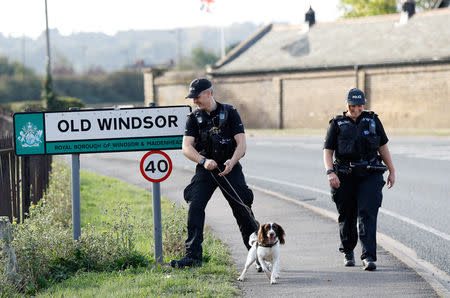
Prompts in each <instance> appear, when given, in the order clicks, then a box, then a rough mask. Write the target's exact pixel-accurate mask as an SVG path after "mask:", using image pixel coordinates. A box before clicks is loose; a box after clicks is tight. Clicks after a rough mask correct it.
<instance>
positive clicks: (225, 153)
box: [184, 102, 258, 260]
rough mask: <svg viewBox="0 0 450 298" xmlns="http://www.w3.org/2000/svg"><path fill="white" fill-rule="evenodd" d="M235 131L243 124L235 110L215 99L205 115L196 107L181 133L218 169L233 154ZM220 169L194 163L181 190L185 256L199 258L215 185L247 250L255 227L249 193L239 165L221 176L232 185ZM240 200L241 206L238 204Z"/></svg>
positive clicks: (242, 131) (251, 200)
mask: <svg viewBox="0 0 450 298" xmlns="http://www.w3.org/2000/svg"><path fill="white" fill-rule="evenodd" d="M239 133H244V126H243V124H242V121H241V118H240V116H239V114H238V112H237V111H236V109H234V108H232V106H230V105H225V104H221V103H219V102H217V108H216V109H215V110H214V111H212V112H211V113H210V114H209V115H208V113H206V112H205V111H202V110H200V109H196V110H195V111H193V112H192V113H191V114H190V115H189V116H188V119H187V122H186V131H185V135H186V136H192V137H194V138H195V142H194V147H195V149H196V150H197V151H198V152H199V153H200V154H202V155H203V156H205V157H206V158H208V159H214V160H215V161H216V162H217V164H218V166H219V168H220V171H222V170H223V169H224V167H225V166H224V165H223V163H224V162H225V161H226V160H227V159H230V158H231V157H232V156H233V153H234V150H235V148H236V141H235V140H234V136H235V135H236V134H239ZM220 171H219V170H218V169H215V170H213V171H208V170H206V169H205V168H204V167H203V166H202V165H197V167H196V169H195V175H194V177H193V178H192V180H191V183H190V184H189V185H188V186H187V187H186V188H185V190H184V199H185V200H186V201H187V202H188V203H189V211H188V224H187V228H188V237H187V239H186V257H189V258H192V259H195V260H201V259H202V245H201V244H202V242H203V226H204V223H205V208H206V205H207V203H208V201H209V199H210V198H211V196H212V194H213V193H214V191H215V190H216V188H217V187H218V186H219V188H220V190H221V191H222V193H223V195H224V196H225V198H226V199H227V201H228V204H229V205H230V207H231V209H232V211H233V215H234V217H235V218H236V220H237V223H238V226H239V229H240V231H241V234H242V239H243V241H244V244H245V246H246V247H247V249H250V246H249V244H248V239H249V236H250V234H252V233H253V232H255V231H256V230H257V229H258V223H257V222H256V221H255V219H254V215H253V212H252V211H251V205H252V203H253V192H252V191H251V190H250V189H249V188H248V186H247V184H246V182H245V178H244V174H243V173H242V166H241V164H240V163H237V164H236V165H235V166H234V167H233V169H232V170H231V172H230V173H228V174H227V175H226V176H225V177H226V179H227V180H228V182H229V183H230V184H231V186H232V187H231V186H230V185H229V184H228V182H227V181H226V180H225V178H224V177H220V176H218V173H219V172H220ZM236 193H237V195H238V196H237V195H236ZM241 200H242V203H243V204H245V206H243V205H242V203H240V201H241Z"/></svg>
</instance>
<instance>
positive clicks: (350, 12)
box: [338, 0, 397, 18]
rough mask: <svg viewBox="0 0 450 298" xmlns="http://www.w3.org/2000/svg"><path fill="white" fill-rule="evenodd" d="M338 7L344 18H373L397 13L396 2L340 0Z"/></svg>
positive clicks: (384, 0) (390, 0)
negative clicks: (342, 11)
mask: <svg viewBox="0 0 450 298" xmlns="http://www.w3.org/2000/svg"><path fill="white" fill-rule="evenodd" d="M338 7H339V8H340V9H342V10H344V18H354V17H363V16H373V15H382V14H390V13H395V12H397V1H396V0H341V3H340V4H339V5H338Z"/></svg>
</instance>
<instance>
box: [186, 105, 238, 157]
mask: <svg viewBox="0 0 450 298" xmlns="http://www.w3.org/2000/svg"><path fill="white" fill-rule="evenodd" d="M232 109H233V106H231V105H227V104H220V106H219V114H218V115H217V116H215V117H213V118H210V117H208V116H207V115H206V114H205V113H206V112H204V111H202V110H200V109H196V110H195V111H194V112H193V115H194V117H195V119H196V121H197V124H198V127H199V138H197V139H196V140H195V143H194V147H195V149H196V150H197V151H198V152H199V153H200V154H202V155H203V156H205V157H206V158H209V159H214V160H215V161H216V162H218V163H223V162H225V161H226V160H227V159H230V158H231V157H232V156H233V153H234V150H235V149H236V141H235V139H234V137H233V136H232V135H231V133H230V130H229V129H228V130H227V125H228V115H229V113H230V111H231V110H232Z"/></svg>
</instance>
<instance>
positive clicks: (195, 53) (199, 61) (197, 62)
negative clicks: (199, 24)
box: [191, 46, 219, 69]
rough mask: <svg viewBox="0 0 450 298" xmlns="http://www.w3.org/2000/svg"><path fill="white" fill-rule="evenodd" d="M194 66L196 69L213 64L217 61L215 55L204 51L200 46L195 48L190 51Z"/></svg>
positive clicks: (217, 58)
mask: <svg viewBox="0 0 450 298" xmlns="http://www.w3.org/2000/svg"><path fill="white" fill-rule="evenodd" d="M191 60H192V62H193V64H194V66H195V67H196V68H199V69H200V68H204V67H205V66H206V65H207V64H211V65H212V64H214V63H216V62H217V60H219V57H217V56H216V55H215V54H213V53H211V52H208V51H205V50H204V49H203V48H202V47H201V46H198V47H196V48H195V49H193V50H192V58H191Z"/></svg>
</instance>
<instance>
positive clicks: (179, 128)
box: [13, 106, 191, 261]
mask: <svg viewBox="0 0 450 298" xmlns="http://www.w3.org/2000/svg"><path fill="white" fill-rule="evenodd" d="M190 112H191V107H190V106H164V107H145V108H126V109H87V110H70V111H49V112H29V113H15V114H14V116H13V120H14V139H15V142H14V148H15V153H16V155H19V156H28V155H42V154H72V229H73V239H75V240H78V239H79V237H80V236H81V214H80V176H79V171H80V153H101V152H124V151H144V150H172V149H181V144H182V140H183V134H184V126H185V123H186V116H187V115H188V114H189V113H190ZM167 158H168V157H167ZM168 162H170V159H169V158H168ZM158 165H159V167H160V168H158ZM164 166H165V163H164V162H161V163H160V164H157V165H156V168H157V170H158V171H160V169H164V168H163V167H164ZM171 167H172V163H171V162H170V169H171ZM168 169H169V168H167V169H166V170H168ZM150 172H151V171H150ZM169 174H170V172H169ZM166 178H167V177H166ZM164 179H165V178H164ZM164 179H162V180H164ZM162 180H160V181H162ZM158 182H159V181H158ZM154 184H155V183H154ZM153 189H154V191H157V192H158V193H159V185H158V186H154V187H153ZM157 197H158V198H159V194H157ZM159 208H160V204H159ZM159 213H161V212H159ZM159 222H161V220H159ZM159 226H161V224H160V225H159ZM161 261H162V254H161Z"/></svg>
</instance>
